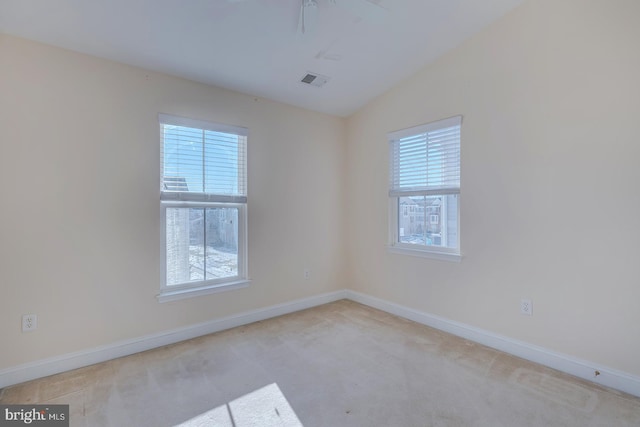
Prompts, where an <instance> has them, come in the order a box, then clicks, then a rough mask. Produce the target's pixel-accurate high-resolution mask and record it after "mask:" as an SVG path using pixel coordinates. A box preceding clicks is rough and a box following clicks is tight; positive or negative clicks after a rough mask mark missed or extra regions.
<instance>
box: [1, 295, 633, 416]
mask: <svg viewBox="0 0 640 427" xmlns="http://www.w3.org/2000/svg"><path fill="white" fill-rule="evenodd" d="M0 403H3V404H6V403H48V404H56V403H64V404H67V403H68V404H70V405H71V416H70V418H71V426H90V427H93V426H118V427H123V426H124V427H128V426H135V427H138V426H153V427H156V426H177V425H182V426H190V427H193V426H234V427H245V426H250V425H252V426H271V425H274V426H287V427H289V426H300V425H303V426H305V427H313V426H330V427H338V426H367V427H370V426H385V427H386V426H399V427H401V426H447V427H453V426H489V427H500V426H505V427H517V426H580V427H586V426H603V427H604V426H606V427H615V426H635V427H637V426H640V399H638V398H635V397H633V396H629V395H626V394H623V393H619V392H616V391H613V390H610V389H605V388H602V387H599V386H597V385H594V384H591V383H589V382H585V381H582V380H580V379H577V378H574V377H571V376H568V375H565V374H562V373H559V372H556V371H553V370H551V369H547V368H544V367H541V366H539V365H536V364H533V363H530V362H526V361H523V360H521V359H518V358H516V357H512V356H509V355H507V354H505V353H501V352H499V351H496V350H492V349H489V348H487V347H484V346H481V345H478V344H474V343H472V342H469V341H466V340H463V339H460V338H457V337H454V336H451V335H448V334H446V333H443V332H440V331H437V330H434V329H431V328H428V327H426V326H422V325H419V324H417V323H413V322H410V321H408V320H404V319H401V318H398V317H395V316H392V315H389V314H387V313H384V312H381V311H378V310H374V309H371V308H368V307H365V306H362V305H360V304H357V303H354V302H351V301H346V300H343V301H338V302H335V303H331V304H327V305H324V306H321V307H316V308H312V309H309V310H305V311H301V312H298V313H293V314H289V315H286V316H281V317H278V318H274V319H270V320H266V321H263V322H257V323H254V324H251V325H247V326H243V327H239V328H234V329H231V330H228V331H224V332H220V333H217V334H212V335H208V336H205V337H201V338H197V339H193V340H189V341H185V342H182V343H179V344H175V345H171V346H167V347H163V348H159V349H156V350H152V351H147V352H144V353H139V354H135V355H132V356H128V357H124V358H120V359H116V360H112V361H109V362H105V363H100V364H98V365H94V366H90V367H87V368H82V369H77V370H74V371H70V372H67V373H63V374H59V375H54V376H51V377H48V378H44V379H40V380H36V381H31V382H28V383H24V384H20V385H16V386H12V387H9V388H6V389H4V390H2V392H1V393H0Z"/></svg>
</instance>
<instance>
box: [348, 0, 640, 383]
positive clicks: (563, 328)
mask: <svg viewBox="0 0 640 427" xmlns="http://www.w3.org/2000/svg"><path fill="white" fill-rule="evenodd" d="M638 16H640V3H639V2H637V1H635V0H627V1H623V0H616V1H607V2H604V1H597V0H591V1H585V0H566V1H560V2H558V1H551V0H538V1H529V2H527V3H525V4H524V5H523V6H521V7H520V8H518V9H516V10H514V11H513V12H512V13H510V14H509V15H507V16H506V17H505V18H504V19H502V20H501V21H499V22H498V23H496V24H494V25H493V26H491V27H489V28H488V29H487V30H485V31H484V32H482V33H481V34H480V35H478V36H476V37H474V38H473V39H471V40H470V41H468V42H466V43H464V44H463V45H462V46H460V47H459V48H458V49H456V50H454V51H453V52H450V53H449V54H447V55H445V56H444V57H442V58H441V59H440V60H438V61H437V62H436V63H435V64H433V65H431V66H429V67H427V68H425V69H424V70H422V71H421V72H420V73H418V74H417V75H415V76H413V77H412V78H410V79H408V80H406V81H404V82H403V83H402V84H400V85H398V86H397V87H395V88H394V89H393V90H391V91H389V92H388V93H386V94H385V95H384V96H381V97H380V98H378V99H377V100H375V101H373V102H372V103H370V104H369V105H368V106H367V107H366V108H363V109H362V110H361V111H359V112H358V113H357V114H355V115H354V116H352V117H351V118H350V119H349V121H348V130H347V134H348V136H347V140H348V149H347V162H348V165H349V168H348V195H349V196H348V204H347V208H348V209H347V211H348V212H349V217H348V222H347V224H348V227H347V230H348V235H347V237H348V240H347V241H348V242H349V246H348V254H349V260H350V264H349V265H350V270H349V272H350V277H349V283H350V286H351V287H352V288H353V289H355V290H357V291H361V292H364V293H367V294H371V295H373V296H376V297H380V298H383V299H386V300H389V301H392V302H396V303H399V304H402V305H405V306H408V307H412V308H415V309H418V310H421V311H425V312H428V313H432V314H436V315H440V316H443V317H446V318H448V319H452V320H455V321H459V322H463V323H466V324H469V325H472V326H475V327H478V328H483V329H485V330H489V331H491V332H494V333H498V334H502V335H506V336H508V337H512V338H514V339H517V340H521V341H525V342H528V343H531V344H534V345H539V346H542V347H545V348H548V349H551V350H554V351H557V352H562V353H565V354H567V355H571V356H574V357H578V358H581V359H585V360H590V361H592V362H597V363H600V364H603V365H605V366H609V367H612V368H616V369H619V370H621V371H625V372H628V373H632V374H636V375H638V374H640V364H639V363H638V361H639V360H640V339H638V337H640V309H639V308H638V307H639V306H638V302H639V301H640V191H639V190H638V185H639V183H640V164H639V162H640V139H639V138H640V137H639V135H640V80H639V78H640V47H639V45H638V41H639V40H640V27H639V26H638V25H637V17H638ZM456 114H462V115H463V116H464V119H463V125H462V184H461V185H462V186H461V232H462V235H461V240H462V252H463V255H464V259H463V261H462V262H461V263H460V264H456V263H447V262H439V261H432V260H427V259H423V258H416V257H408V256H402V255H397V254H390V253H387V252H386V249H385V245H386V244H387V217H388V215H387V207H388V197H387V195H386V194H387V145H386V139H385V134H386V133H387V132H389V131H393V130H397V129H402V128H406V127H410V126H414V125H418V124H421V123H425V122H430V121H433V120H437V119H441V118H445V117H449V116H453V115H456ZM523 297H527V298H531V299H532V300H533V303H534V315H533V316H532V317H526V316H522V315H521V314H520V313H519V302H520V299H521V298H523Z"/></svg>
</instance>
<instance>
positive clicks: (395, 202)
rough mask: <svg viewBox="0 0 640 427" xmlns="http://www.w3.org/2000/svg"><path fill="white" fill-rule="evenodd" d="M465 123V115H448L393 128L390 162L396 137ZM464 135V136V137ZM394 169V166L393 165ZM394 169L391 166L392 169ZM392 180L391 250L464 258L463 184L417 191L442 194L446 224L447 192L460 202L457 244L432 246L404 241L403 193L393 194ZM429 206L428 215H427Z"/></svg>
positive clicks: (448, 257)
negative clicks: (401, 227)
mask: <svg viewBox="0 0 640 427" xmlns="http://www.w3.org/2000/svg"><path fill="white" fill-rule="evenodd" d="M455 124H457V125H459V126H461V125H462V116H455V117H450V118H448V119H443V120H439V121H436V122H431V123H427V124H424V125H419V126H415V127H412V128H408V129H403V130H399V131H395V132H390V133H389V134H388V135H387V139H388V142H389V148H390V153H389V156H390V159H389V160H390V162H391V156H392V155H393V153H392V150H393V143H394V141H396V140H398V139H400V138H405V137H408V136H413V135H419V134H421V133H425V132H428V131H430V130H435V129H441V128H446V127H449V126H452V125H455ZM460 139H462V137H461V138H460ZM390 169H391V168H390ZM390 173H391V170H390ZM391 181H392V177H390V182H391ZM391 187H392V184H390V190H389V193H390V194H389V208H388V211H389V212H388V218H389V230H388V235H389V242H388V246H387V250H388V251H389V252H390V253H395V254H402V255H411V256H418V257H424V258H431V259H436V260H441V261H452V262H460V261H461V260H462V252H461V250H460V234H461V224H460V223H461V221H460V185H459V184H458V186H457V188H450V189H446V188H445V189H437V190H433V191H431V190H424V189H423V190H421V191H417V192H416V194H415V195H442V196H443V198H442V200H443V205H442V208H441V209H440V218H439V220H440V223H441V224H443V225H444V224H446V222H445V221H446V215H447V209H446V204H445V203H446V202H445V200H446V197H444V196H447V195H456V196H457V197H458V202H457V203H456V207H457V213H456V215H457V226H458V230H457V233H456V238H457V242H456V245H455V248H448V247H441V246H429V245H415V244H411V243H403V242H401V241H400V235H399V234H400V232H399V229H400V222H399V221H400V212H399V211H400V196H398V195H395V193H394V194H392V191H393V189H392V188H391ZM411 195H412V193H407V194H406V196H411ZM426 211H427V210H426V209H425V215H426Z"/></svg>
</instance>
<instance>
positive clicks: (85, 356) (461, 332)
mask: <svg viewBox="0 0 640 427" xmlns="http://www.w3.org/2000/svg"><path fill="white" fill-rule="evenodd" d="M345 298H346V299H350V300H352V301H355V302H358V303H361V304H364V305H368V306H370V307H374V308H377V309H379V310H382V311H386V312H387V313H391V314H395V315H396V316H400V317H404V318H405V319H409V320H413V321H415V322H418V323H421V324H423V325H427V326H430V327H433V328H436V329H439V330H442V331H445V332H448V333H450V334H453V335H457V336H459V337H462V338H466V339H468V340H471V341H474V342H477V343H480V344H483V345H486V346H488V347H492V348H495V349H497V350H501V351H504V352H505V353H509V354H512V355H514V356H518V357H521V358H523V359H527V360H530V361H532V362H535V363H539V364H541V365H544V366H548V367H550V368H553V369H556V370H558V371H561V372H565V373H568V374H571V375H574V376H576V377H579V378H582V379H585V380H588V381H592V382H594V383H597V384H600V385H603V386H606V387H611V388H613V389H616V390H620V391H624V392H626V393H629V394H632V395H634V396H639V397H640V377H637V376H634V375H631V374H628V373H625V372H621V371H617V370H615V369H612V368H608V367H606V366H602V365H598V364H596V363H591V362H589V361H586V360H581V359H578V358H575V357H572V356H568V355H565V354H561V353H557V352H554V351H551V350H548V349H545V348H542V347H538V346H535V345H532V344H529V343H526V342H522V341H518V340H514V339H511V338H508V337H505V336H502V335H498V334H494V333H492V332H489V331H485V330H483V329H480V328H476V327H473V326H470V325H466V324H463V323H459V322H455V321H452V320H449V319H445V318H443V317H440V316H436V315H433V314H429V313H424V312H421V311H418V310H414V309H411V308H408V307H405V306H402V305H399V304H395V303H392V302H389V301H386V300H383V299H380V298H376V297H372V296H369V295H365V294H362V293H359V292H355V291H351V290H341V291H336V292H330V293H326V294H322V295H316V296H313V297H309V298H303V299H299V300H295V301H291V302H287V303H283V304H278V305H273V306H270V307H265V308H261V309H258V310H253V311H248V312H244V313H239V314H236V315H233V316H229V317H224V318H221V319H216V320H212V321H209V322H204V323H200V324H197V325H192V326H187V327H184V328H179V329H173V330H169V331H165V332H161V333H157V334H152V335H147V336H144V337H139V338H135V339H130V340H124V341H119V342H116V343H113V344H109V345H105V346H100V347H96V348H92V349H89V350H83V351H78V352H74V353H68V354H64V355H61V356H56V357H52V358H48V359H43V360H39V361H36V362H31V363H26V364H23V365H19V366H15V367H11V368H7V369H3V370H0V388H3V387H7V386H10V385H13V384H18V383H22V382H25V381H29V380H33V379H36V378H42V377H46V376H49V375H53V374H57V373H60V372H65V371H68V370H71V369H76V368H81V367H84V366H89V365H93V364H95V363H100V362H104V361H107V360H111V359H115V358H118V357H123V356H128V355H130V354H134V353H139V352H141V351H146V350H151V349H153V348H157V347H162V346H164V345H168V344H174V343H177V342H180V341H184V340H187V339H191V338H196V337H199V336H203V335H207V334H211V333H214V332H219V331H222V330H225V329H230V328H234V327H236V326H242V325H246V324H249V323H253V322H257V321H260V320H266V319H269V318H272V317H276V316H280V315H283V314H288V313H293V312H295V311H299V310H304V309H306V308H311V307H315V306H318V305H322V304H326V303H329V302H333V301H338V300H340V299H345ZM595 371H598V372H599V373H600V374H599V375H598V376H595V375H594V373H595Z"/></svg>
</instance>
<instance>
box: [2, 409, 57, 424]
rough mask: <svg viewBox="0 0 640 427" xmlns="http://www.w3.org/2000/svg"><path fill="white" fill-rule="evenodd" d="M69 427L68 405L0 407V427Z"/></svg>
mask: <svg viewBox="0 0 640 427" xmlns="http://www.w3.org/2000/svg"><path fill="white" fill-rule="evenodd" d="M26 425H29V426H42V427H69V405H0V427H5V426H7V427H9V426H26Z"/></svg>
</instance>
